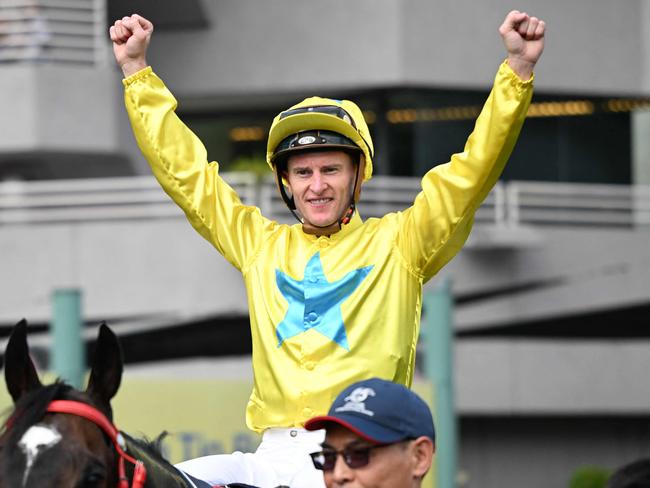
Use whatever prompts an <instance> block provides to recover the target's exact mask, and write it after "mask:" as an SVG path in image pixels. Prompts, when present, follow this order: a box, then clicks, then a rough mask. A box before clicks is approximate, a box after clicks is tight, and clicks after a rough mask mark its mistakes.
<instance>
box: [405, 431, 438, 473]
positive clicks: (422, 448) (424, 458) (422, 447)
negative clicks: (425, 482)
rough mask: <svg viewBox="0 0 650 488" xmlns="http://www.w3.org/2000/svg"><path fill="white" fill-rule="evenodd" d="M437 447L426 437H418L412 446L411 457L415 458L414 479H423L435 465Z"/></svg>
mask: <svg viewBox="0 0 650 488" xmlns="http://www.w3.org/2000/svg"><path fill="white" fill-rule="evenodd" d="M435 451H436V446H435V444H434V443H433V441H432V440H431V439H429V438H428V437H426V436H422V437H418V438H417V439H415V440H414V441H413V442H412V444H411V455H412V456H413V477H414V478H423V477H424V475H425V474H427V471H429V469H430V468H431V464H432V463H433V453H434V452H435Z"/></svg>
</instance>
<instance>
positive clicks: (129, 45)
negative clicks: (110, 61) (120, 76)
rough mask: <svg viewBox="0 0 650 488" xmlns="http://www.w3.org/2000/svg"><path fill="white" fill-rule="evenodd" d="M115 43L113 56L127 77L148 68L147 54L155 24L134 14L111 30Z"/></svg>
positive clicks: (117, 21)
mask: <svg viewBox="0 0 650 488" xmlns="http://www.w3.org/2000/svg"><path fill="white" fill-rule="evenodd" d="M109 33H110V37H111V41H113V54H115V60H116V61H117V64H118V65H119V66H120V68H122V72H123V73H124V76H125V77H128V76H129V75H132V74H133V73H135V72H136V71H139V70H141V69H142V68H145V67H146V66H147V61H146V54H147V47H148V46H149V41H150V40H151V34H152V33H153V24H152V23H151V22H149V21H148V20H147V19H145V18H144V17H141V16H140V15H137V14H134V15H131V16H130V17H123V18H122V19H120V20H116V21H115V24H113V25H112V26H111V28H110V29H109Z"/></svg>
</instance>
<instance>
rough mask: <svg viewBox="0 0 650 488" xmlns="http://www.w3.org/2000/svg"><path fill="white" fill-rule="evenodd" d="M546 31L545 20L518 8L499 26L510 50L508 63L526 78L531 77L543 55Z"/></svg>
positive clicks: (500, 32)
mask: <svg viewBox="0 0 650 488" xmlns="http://www.w3.org/2000/svg"><path fill="white" fill-rule="evenodd" d="M545 31H546V24H545V23H544V21H543V20H540V19H538V18H537V17H531V16H530V15H528V14H527V13H525V12H519V11H518V10H513V11H512V12H510V13H509V14H508V15H506V18H505V20H504V21H503V24H501V27H499V34H501V38H502V39H503V44H504V45H505V47H506V50H507V51H508V64H509V65H510V67H511V68H512V69H513V70H514V71H515V72H516V73H517V74H518V75H519V76H520V77H521V78H522V79H524V80H527V79H528V78H530V76H531V75H532V73H533V68H534V67H535V64H536V63H537V61H538V60H539V57H540V56H541V55H542V51H543V50H544V33H545Z"/></svg>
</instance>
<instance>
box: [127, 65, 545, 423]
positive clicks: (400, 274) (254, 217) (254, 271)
mask: <svg viewBox="0 0 650 488" xmlns="http://www.w3.org/2000/svg"><path fill="white" fill-rule="evenodd" d="M124 85H125V102H126V107H127V110H128V114H129V117H130V119H131V123H132V126H133V131H134V133H135V137H136V139H137V141H138V144H139V146H140V149H141V150H142V152H143V153H144V155H145V157H146V158H147V160H148V161H149V163H150V165H151V168H152V170H153V173H154V175H155V177H156V178H157V179H158V181H159V182H160V184H161V185H162V187H163V188H164V190H165V191H166V192H167V193H168V194H169V196H170V197H171V198H172V199H173V200H174V201H175V202H176V203H177V204H178V205H179V206H180V207H181V208H182V209H183V211H184V212H185V214H186V215H187V219H188V220H189V221H190V223H191V224H192V226H193V227H194V228H195V229H196V230H197V231H198V232H199V233H200V234H201V235H202V236H203V237H204V238H205V239H207V240H208V241H209V242H210V243H212V244H213V245H214V247H216V248H217V250H218V251H219V252H220V253H221V254H222V255H223V256H224V257H225V258H226V259H227V260H228V261H229V262H231V263H232V264H233V265H234V266H235V267H236V268H237V269H239V270H240V271H241V273H242V275H243V278H244V281H245V284H246V291H247V293H248V303H249V312H250V324H251V328H252V341H253V371H254V387H253V391H252V394H251V397H250V401H249V403H248V406H247V411H246V421H247V424H248V426H249V428H251V429H252V430H254V431H257V432H261V431H263V430H265V429H267V428H269V427H290V426H301V425H302V424H303V423H304V422H305V421H306V420H307V419H309V418H311V417H312V416H315V415H324V414H325V413H326V412H327V410H328V408H329V406H330V405H331V403H332V401H333V400H334V398H335V397H336V395H337V394H338V393H339V392H340V391H342V390H343V389H344V388H345V387H346V386H348V385H349V384H350V383H352V382H354V381H358V380H361V379H366V378H369V377H371V376H378V377H381V378H384V379H388V380H392V381H395V382H398V383H402V384H404V385H407V386H410V385H411V381H412V379H413V368H414V364H415V347H416V343H417V338H418V334H419V328H420V311H421V308H422V285H423V284H424V283H425V282H426V281H427V280H429V279H430V278H431V277H432V276H434V275H435V274H436V272H437V271H438V270H439V269H440V268H441V267H442V266H444V265H445V264H446V263H447V262H448V261H449V260H450V259H451V258H452V257H453V256H454V255H455V254H456V253H457V252H458V251H459V250H460V248H461V247H462V245H463V243H464V242H465V240H466V239H467V237H468V235H469V232H470V230H471V227H472V222H473V218H474V213H475V211H476V209H477V208H478V206H479V205H480V203H481V202H482V201H483V199H484V198H485V196H486V195H487V193H488V192H489V191H490V189H491V188H492V187H493V185H494V184H495V182H496V181H497V178H498V177H499V175H500V174H501V171H502V169H503V167H504V165H505V163H506V160H507V159H508V157H509V155H510V153H511V151H512V148H513V146H514V144H515V141H516V139H517V136H518V134H519V131H520V129H521V126H522V123H523V121H524V118H525V115H526V111H527V108H528V105H529V103H530V99H531V96H532V82H531V81H527V82H523V81H521V80H520V79H519V78H518V77H517V75H516V74H515V73H514V72H513V71H512V70H511V69H510V67H509V66H508V65H507V64H506V63H504V64H502V65H501V67H500V68H499V71H498V73H497V76H496V79H495V83H494V87H493V89H492V92H491V94H490V96H489V98H488V100H487V101H486V104H485V106H484V108H483V110H482V112H481V114H480V116H479V118H478V120H477V122H476V127H475V129H474V131H473V133H472V134H471V135H470V137H469V139H468V140H467V143H466V146H465V148H464V151H463V152H462V153H459V154H455V155H453V156H452V158H451V161H450V162H449V163H446V164H442V165H439V166H436V167H435V168H433V169H432V170H430V171H429V172H428V173H427V174H426V175H425V176H424V178H423V179H422V191H421V192H420V193H419V194H418V196H417V197H416V199H415V201H414V203H413V206H412V207H410V208H408V209H407V210H405V211H403V212H396V213H390V214H388V215H386V216H384V217H383V218H381V219H375V218H373V219H368V220H366V221H365V222H362V220H361V218H360V217H359V216H358V215H355V216H354V218H353V219H352V220H351V222H350V223H349V224H347V225H345V226H343V228H342V229H341V230H340V231H339V232H337V233H335V234H333V235H331V236H329V237H325V236H321V237H317V236H314V235H310V234H306V233H304V232H303V231H302V227H301V225H300V224H295V225H284V224H279V223H277V222H275V221H272V220H269V219H267V218H265V217H264V216H262V215H261V213H260V210H259V209H258V208H257V207H253V206H246V205H243V204H242V203H241V201H240V199H239V197H238V196H237V194H236V193H235V192H234V191H233V189H232V188H231V187H230V186H228V185H227V184H226V183H225V182H224V180H223V179H222V178H221V177H220V176H219V165H218V163H216V162H210V163H209V162H208V161H207V153H206V150H205V148H204V146H203V144H202V143H201V141H200V140H199V139H198V138H197V137H196V136H195V135H194V134H193V133H192V132H191V131H190V130H189V129H188V128H187V127H186V126H185V125H184V124H183V123H182V122H181V121H180V119H179V118H178V117H177V116H176V114H175V112H174V111H175V109H176V100H175V99H174V97H173V96H172V94H171V93H170V92H169V91H168V90H167V88H166V87H165V85H164V84H163V82H162V81H161V80H160V79H159V78H158V77H157V76H156V75H155V74H154V73H153V72H152V70H151V68H145V69H143V70H141V71H139V72H138V73H136V74H134V75H132V76H131V77H129V78H127V79H126V80H124Z"/></svg>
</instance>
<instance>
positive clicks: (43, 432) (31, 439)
mask: <svg viewBox="0 0 650 488" xmlns="http://www.w3.org/2000/svg"><path fill="white" fill-rule="evenodd" d="M60 440H61V434H59V431H57V430H56V429H55V428H54V427H53V426H51V425H45V424H36V425H32V426H31V427H30V428H29V429H27V432H25V434H24V435H23V436H22V438H21V439H20V442H18V446H19V447H20V449H21V450H22V451H23V452H24V453H25V457H26V458H27V461H26V463H25V474H24V475H23V486H25V482H26V481H27V477H28V476H29V471H30V470H31V469H32V465H33V464H34V461H35V460H36V457H37V456H38V455H39V454H40V453H41V452H42V451H44V450H45V449H48V448H50V447H52V446H53V445H55V444H57V443H58V442H59V441H60Z"/></svg>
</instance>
